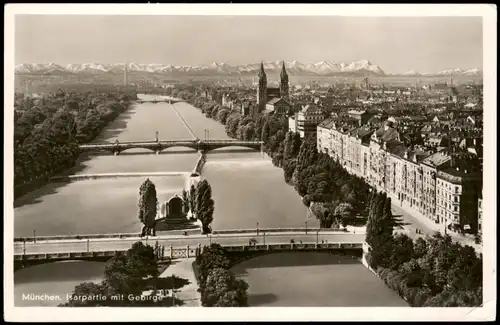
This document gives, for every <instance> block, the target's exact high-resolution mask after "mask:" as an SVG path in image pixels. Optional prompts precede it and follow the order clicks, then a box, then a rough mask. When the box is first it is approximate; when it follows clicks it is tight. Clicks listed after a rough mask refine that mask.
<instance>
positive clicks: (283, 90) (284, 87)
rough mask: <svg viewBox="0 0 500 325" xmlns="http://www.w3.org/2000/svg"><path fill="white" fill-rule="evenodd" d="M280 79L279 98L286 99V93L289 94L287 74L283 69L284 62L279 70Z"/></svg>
mask: <svg viewBox="0 0 500 325" xmlns="http://www.w3.org/2000/svg"><path fill="white" fill-rule="evenodd" d="M280 78H281V82H280V96H281V97H285V98H286V99H288V92H289V88H288V74H287V73H286V69H285V61H283V67H282V68H281V73H280Z"/></svg>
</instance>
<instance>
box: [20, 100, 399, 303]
mask: <svg viewBox="0 0 500 325" xmlns="http://www.w3.org/2000/svg"><path fill="white" fill-rule="evenodd" d="M139 97H140V98H141V99H144V100H150V99H154V98H158V96H148V95H140V96H139ZM186 124H187V125H186ZM156 132H158V134H159V138H160V140H189V139H193V133H194V135H195V136H196V137H198V138H200V139H204V138H205V137H208V138H209V139H214V140H215V139H220V140H222V139H229V138H228V137H227V135H226V133H225V131H224V126H222V125H220V124H219V123H218V122H216V121H213V120H211V119H208V118H206V117H205V116H204V115H203V114H202V113H201V112H200V111H199V110H197V109H196V108H194V107H193V106H191V105H189V104H187V103H176V104H174V105H171V104H168V103H157V104H153V103H143V104H137V105H134V106H133V107H131V108H130V109H129V110H128V111H126V112H125V113H123V114H122V115H121V116H119V117H118V118H117V119H116V120H115V121H113V122H112V123H111V124H110V125H109V126H108V127H107V128H106V129H105V130H103V132H102V133H101V134H100V136H99V137H98V138H97V139H95V140H94V142H114V141H116V140H119V141H153V140H155V135H156ZM197 158H198V154H197V153H196V152H195V151H194V150H192V149H188V148H170V149H168V150H165V151H164V152H162V154H160V155H154V154H151V153H150V152H148V151H147V150H141V149H130V150H127V151H125V152H123V153H121V154H120V155H119V156H112V155H90V154H88V155H82V157H81V158H80V159H79V162H78V163H77V165H76V166H75V168H73V169H72V170H71V171H70V172H71V173H73V174H96V173H126V172H143V173H144V172H162V171H168V172H171V171H174V172H190V171H191V170H192V169H193V167H194V165H195V162H196V160H197ZM202 175H203V177H205V178H207V179H208V181H209V182H210V184H211V185H212V190H213V197H214V201H215V213H214V222H213V225H212V228H213V229H235V228H255V227H257V224H258V226H259V227H261V228H265V227H301V226H304V225H305V223H306V215H307V214H306V209H305V207H304V206H303V204H302V203H301V200H300V197H299V195H298V194H297V193H296V192H295V190H294V189H293V188H292V187H291V186H289V185H287V184H285V182H284V177H283V171H282V170H281V169H279V168H276V167H274V166H273V165H272V163H271V161H270V160H269V158H267V157H266V156H265V155H263V154H262V153H260V152H256V151H252V150H248V149H245V148H221V149H218V150H215V151H213V152H210V153H209V154H208V155H207V163H206V164H205V167H204V169H203V172H202ZM150 179H151V180H152V181H153V182H154V183H155V185H156V189H157V192H158V198H159V200H160V201H162V200H167V199H168V198H170V197H171V196H173V195H175V194H180V192H181V191H182V189H183V187H184V184H185V178H184V177H182V176H165V177H150ZM143 180H144V177H135V178H119V179H99V180H84V181H77V182H71V183H52V184H49V185H47V186H45V187H43V188H41V189H38V190H36V191H33V192H31V193H28V194H27V195H25V196H23V197H21V198H19V199H18V200H16V202H15V210H14V227H15V228H14V234H15V236H16V237H19V236H32V235H33V232H34V231H35V232H36V235H37V236H39V235H64V234H88V233H123V232H139V231H140V229H141V225H140V222H139V220H138V218H137V200H138V194H139V186H140V184H141V183H142V182H143ZM307 225H308V226H310V227H317V226H318V222H317V220H315V219H309V220H307ZM280 259H282V258H278V257H276V260H277V261H279V260H280ZM299 259H302V260H304V261H307V260H309V257H306V256H305V255H301V257H300V258H299ZM249 262H251V261H249ZM254 263H255V262H254ZM299 264H300V263H299ZM102 267H103V266H102V263H94V262H66V263H52V264H45V265H39V266H36V267H31V268H28V269H22V270H19V271H17V272H16V273H15V277H14V278H15V279H14V280H15V296H16V298H15V301H16V305H57V304H59V303H60V302H61V301H45V302H39V301H38V302H34V301H29V300H26V299H24V300H23V293H24V294H26V293H45V292H47V291H48V292H52V293H57V294H58V295H59V296H61V297H65V295H66V293H68V290H69V291H71V289H72V288H73V287H74V286H75V285H77V284H79V283H81V282H84V281H92V280H94V281H97V279H99V278H100V276H102ZM332 267H337V268H338V265H333V266H332ZM356 267H357V268H358V269H361V268H363V269H364V267H363V266H362V265H361V264H360V263H359V262H358V263H357V264H356V265H354V264H350V265H348V267H344V268H341V269H337V270H336V271H335V270H333V269H330V268H325V267H323V266H321V265H316V266H309V267H308V268H307V270H305V271H299V270H300V268H294V267H287V266H283V267H276V268H266V270H268V271H270V270H274V271H272V272H274V273H273V274H274V277H275V278H280V274H282V273H283V272H285V273H284V274H292V275H290V276H289V277H288V278H289V280H290V281H291V282H294V279H296V278H294V277H296V276H297V277H298V276H299V273H301V272H305V274H302V273H301V274H302V277H306V278H307V277H308V276H311V275H312V274H315V272H316V273H318V272H319V273H324V274H330V272H332V271H333V272H334V273H336V272H340V273H342V274H344V275H343V277H341V278H338V279H337V280H335V279H330V278H329V279H328V280H327V281H325V282H326V283H320V282H318V283H316V286H314V285H313V283H310V284H309V285H311V286H312V287H310V290H311V293H312V292H313V291H314V292H317V291H321V290H323V288H324V286H325V285H327V286H331V288H332V290H331V292H335V290H336V289H335V287H336V286H338V285H339V284H341V283H342V282H346V283H349V285H350V286H351V288H355V287H356V286H358V288H359V289H358V290H362V288H363V287H362V285H363V282H362V281H361V282H360V277H361V278H363V277H366V278H367V279H368V278H370V279H371V280H370V281H377V283H378V282H380V281H379V280H378V279H377V278H376V277H375V276H374V275H372V274H371V273H369V272H368V273H366V272H364V273H363V272H361V273H359V272H358V273H356V272H355V271H354V270H355V268H356ZM314 268H316V270H314ZM66 269H67V270H70V269H73V270H75V271H74V272H70V273H68V276H66V272H64V271H63V270H66ZM258 270H259V269H257V268H251V269H250V270H249V271H248V274H249V277H248V282H249V284H250V288H256V289H255V290H257V291H256V292H259V290H260V289H258V288H259V284H258V283H266V282H267V281H266V279H267V278H268V277H269V276H270V275H269V274H267V273H263V274H262V273H259V272H261V271H258ZM326 270H328V271H326ZM349 270H352V274H351V275H350V273H351V271H349ZM68 272H69V271H68ZM297 272H298V273H297ZM319 273H318V274H319ZM259 274H260V275H259ZM308 274H309V275H308ZM283 279H285V277H284V278H283ZM349 279H350V280H349ZM348 280H349V281H350V282H349V281H348ZM262 281H264V282H262ZM382 287H383V288H382V289H380V290H382V292H383V289H384V288H385V287H384V286H383V284H382ZM273 288H274V287H273ZM302 289H304V288H302ZM385 289H386V290H389V289H387V288H385ZM251 290H253V289H251ZM273 290H277V291H279V286H277V287H276V288H274V289H273ZM377 290H379V289H377ZM285 292H286V291H283V292H282V293H281V294H280V293H279V292H274V294H275V295H276V296H277V297H286V296H287V294H285ZM354 293H357V291H356V290H354V291H353V294H354ZM385 293H386V295H387V292H385ZM257 294H259V293H257ZM307 294H309V293H308V292H307ZM373 294H375V295H377V294H378V293H377V292H374V293H373ZM306 296H307V295H306ZM353 297H354V296H353ZM384 297H385V296H384ZM283 299H284V300H283ZM303 299H304V302H305V301H308V300H307V299H306V298H304V297H303ZM377 299H382V298H380V297H378V298H377ZM391 299H393V298H390V299H386V300H388V301H389V300H390V301H392V300H391ZM398 299H399V298H397V299H395V300H394V299H393V300H394V301H399V300H400V299H399V300H398ZM299 300H300V299H299ZM299 300H295V305H296V306H300V305H304V303H303V304H301V303H300V301H299ZM354 300H355V299H354ZM279 301H281V302H279ZM346 301H350V300H349V299H347V300H346ZM381 301H385V300H384V299H382V300H381ZM276 303H278V304H281V305H283V304H286V303H287V300H286V298H278V299H274V300H273V302H272V303H270V305H275V304H276ZM257 304H259V305H266V304H265V303H264V304H262V303H261V302H258V303H257ZM305 305H307V303H305ZM327 305H329V304H327Z"/></svg>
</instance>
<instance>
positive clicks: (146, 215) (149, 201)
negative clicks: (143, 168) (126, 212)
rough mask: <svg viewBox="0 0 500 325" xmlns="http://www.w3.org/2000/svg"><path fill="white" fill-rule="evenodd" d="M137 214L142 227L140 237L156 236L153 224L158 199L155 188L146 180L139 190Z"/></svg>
mask: <svg viewBox="0 0 500 325" xmlns="http://www.w3.org/2000/svg"><path fill="white" fill-rule="evenodd" d="M138 207H139V212H138V217H139V220H140V221H141V222H142V224H143V225H144V227H143V228H142V231H141V236H146V235H151V236H156V229H155V222H156V214H157V212H158V211H157V210H158V198H157V197H156V187H155V184H153V182H151V181H150V180H149V178H147V179H146V180H145V181H144V183H142V185H141V187H140V188H139V203H138Z"/></svg>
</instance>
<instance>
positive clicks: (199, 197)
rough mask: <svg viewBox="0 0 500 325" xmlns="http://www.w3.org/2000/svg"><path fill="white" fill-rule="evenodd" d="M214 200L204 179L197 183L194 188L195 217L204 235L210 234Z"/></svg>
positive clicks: (210, 189)
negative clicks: (199, 222)
mask: <svg viewBox="0 0 500 325" xmlns="http://www.w3.org/2000/svg"><path fill="white" fill-rule="evenodd" d="M214 204H215V203H214V200H213V199H212V187H211V186H210V184H209V183H208V181H207V180H206V179H204V180H202V181H201V182H199V183H198V186H197V188H196V216H197V218H198V220H200V221H201V224H202V231H203V233H204V234H207V233H210V232H211V229H210V224H211V223H212V221H213V214H214V208H215V207H214Z"/></svg>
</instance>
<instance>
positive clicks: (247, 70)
mask: <svg viewBox="0 0 500 325" xmlns="http://www.w3.org/2000/svg"><path fill="white" fill-rule="evenodd" d="M282 64H283V63H282V61H275V62H264V69H265V70H266V73H268V74H278V73H279V72H280V71H281V66H282ZM126 65H127V71H128V72H131V73H134V72H135V73H154V74H166V75H177V76H182V75H185V76H212V75H219V76H250V75H254V76H255V75H257V73H258V71H259V69H260V63H251V64H241V65H229V64H227V63H217V62H214V63H212V64H210V65H202V66H199V65H197V66H174V65H171V64H168V65H167V64H137V63H127V64H126ZM124 67H125V64H123V63H116V64H100V63H83V64H68V65H65V66H64V65H59V64H55V63H47V64H45V63H24V64H19V65H16V67H15V73H16V74H44V75H61V74H105V73H123V72H124ZM285 67H286V69H287V72H288V74H289V75H291V76H415V77H417V76H481V75H482V71H481V70H480V69H459V68H457V69H449V70H442V71H438V72H435V73H419V72H417V71H414V70H411V71H408V72H404V73H397V74H394V73H393V74H391V73H385V72H384V70H382V69H381V68H380V67H379V66H378V65H374V64H372V63H371V62H370V61H368V60H361V61H356V62H351V63H331V62H328V61H321V62H318V63H309V64H304V63H301V62H297V61H291V62H285Z"/></svg>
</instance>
